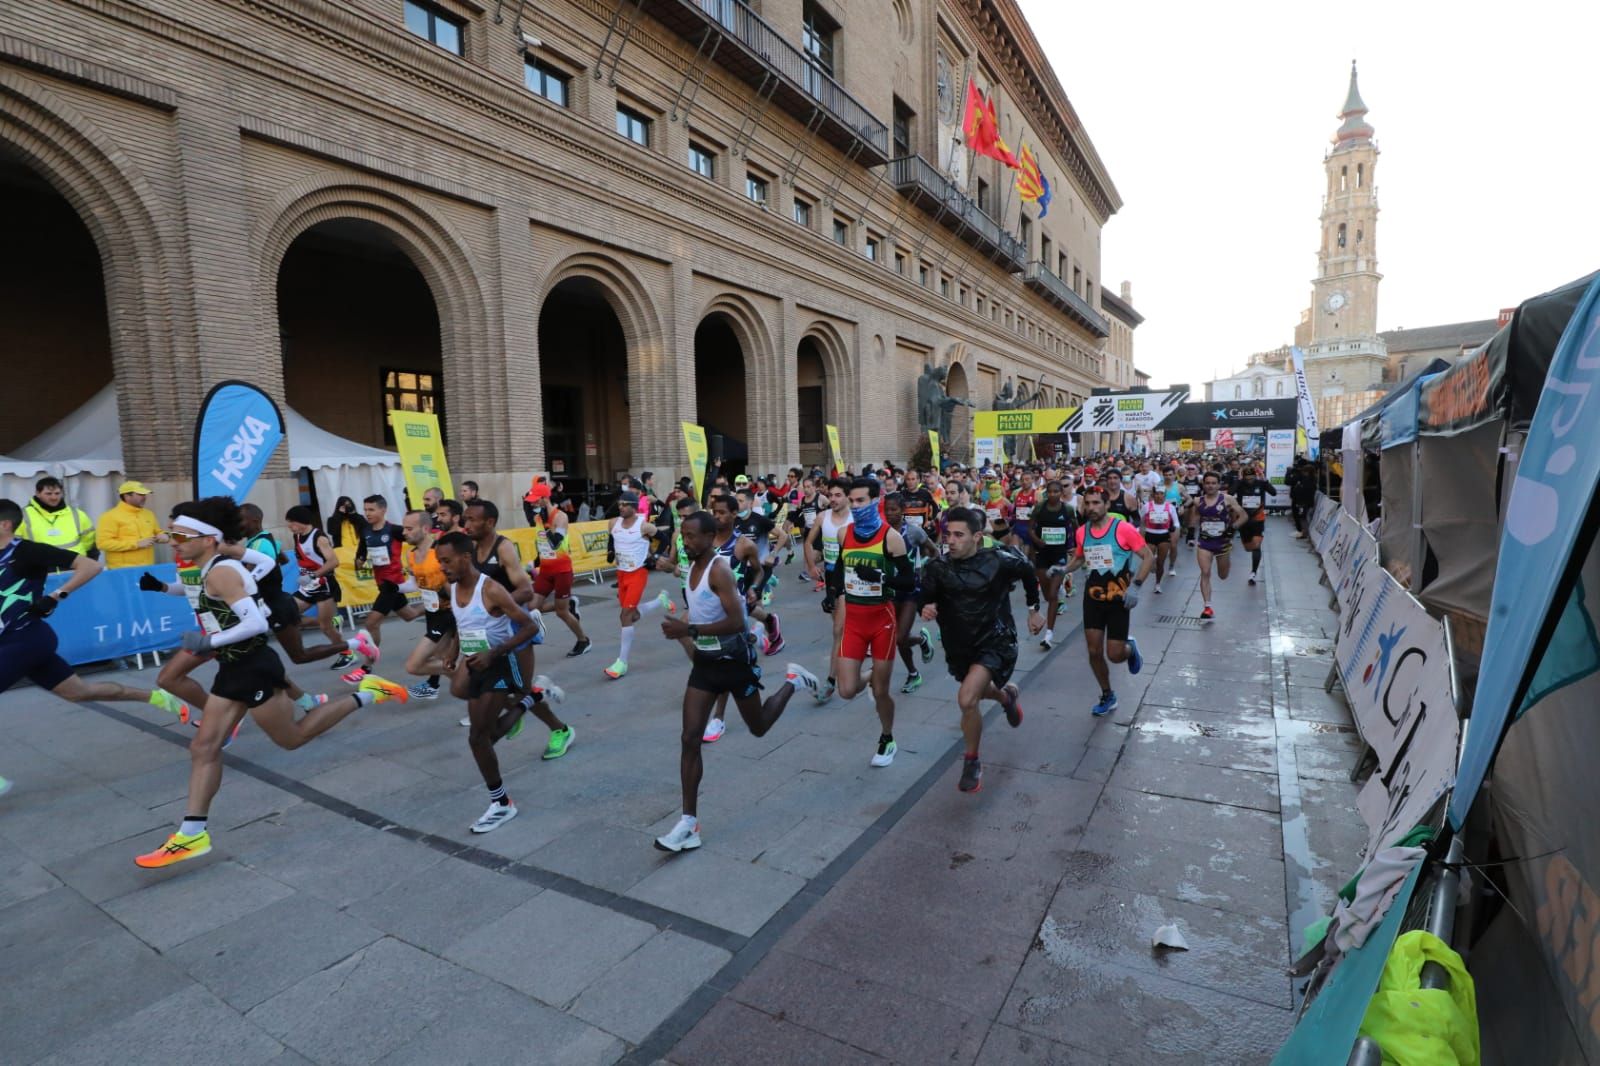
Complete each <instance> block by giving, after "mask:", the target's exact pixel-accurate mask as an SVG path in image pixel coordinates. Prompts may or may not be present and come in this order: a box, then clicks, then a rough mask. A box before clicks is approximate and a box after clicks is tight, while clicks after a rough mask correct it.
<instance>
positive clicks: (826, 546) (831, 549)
mask: <svg viewBox="0 0 1600 1066" xmlns="http://www.w3.org/2000/svg"><path fill="white" fill-rule="evenodd" d="M822 561H823V562H825V563H827V564H828V565H829V566H832V565H833V564H834V563H836V562H838V561H839V542H838V541H836V540H824V541H823V542H822Z"/></svg>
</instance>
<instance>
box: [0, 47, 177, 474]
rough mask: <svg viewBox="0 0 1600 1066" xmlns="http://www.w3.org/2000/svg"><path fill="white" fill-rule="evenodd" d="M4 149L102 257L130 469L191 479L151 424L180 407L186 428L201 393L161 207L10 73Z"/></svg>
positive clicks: (1, 128)
mask: <svg viewBox="0 0 1600 1066" xmlns="http://www.w3.org/2000/svg"><path fill="white" fill-rule="evenodd" d="M0 144H3V146H4V148H5V150H7V151H8V152H10V153H13V154H15V156H16V157H17V158H19V159H20V160H21V161H22V162H23V164H24V165H26V166H27V167H29V168H30V169H31V170H32V171H34V172H35V173H37V174H38V175H39V176H40V177H41V178H43V179H44V180H45V181H46V182H48V183H49V184H50V186H51V187H52V188H54V189H55V190H56V191H57V192H59V193H60V194H61V195H62V197H63V198H65V199H66V201H67V202H68V203H69V204H70V205H71V206H72V208H73V210H74V211H75V212H76V213H77V215H78V217H79V218H80V219H81V220H82V221H83V224H84V226H85V228H87V229H88V231H89V235H90V237H91V238H92V239H93V240H94V244H95V247H96V249H97V250H98V252H99V254H100V261H101V274H102V279H103V284H104V286H105V293H106V312H107V316H106V317H107V320H108V323H109V325H110V334H111V361H112V368H113V373H114V375H115V378H116V385H117V390H118V393H119V395H120V398H121V403H120V405H119V406H120V408H121V430H122V440H123V460H124V465H125V466H126V467H127V468H128V469H129V470H135V471H138V473H139V476H140V477H143V478H146V479H151V480H157V479H159V480H179V479H181V478H183V477H185V476H186V473H187V467H188V457H187V455H186V454H185V451H184V450H183V449H174V448H172V447H171V446H170V443H171V442H170V439H169V438H165V437H163V439H162V441H161V446H160V447H157V442H156V439H155V435H154V434H153V433H151V432H150V422H149V416H148V412H150V411H153V410H157V409H158V405H159V406H160V408H162V409H166V410H171V408H172V405H173V404H174V402H176V404H177V407H178V410H179V412H180V416H179V417H180V419H181V418H182V417H185V416H192V415H193V413H194V410H195V407H196V405H197V404H198V403H199V388H200V386H201V383H200V382H199V381H198V380H197V375H196V374H195V373H194V370H195V369H196V367H195V362H194V350H193V347H192V344H188V343H185V341H184V339H183V338H184V337H185V336H186V334H185V332H184V331H183V330H182V328H181V323H180V315H179V314H178V311H179V309H178V308H177V307H175V306H174V298H173V294H172V290H171V285H172V279H173V278H174V277H175V276H177V275H178V273H179V271H180V270H181V267H180V266H179V265H178V263H177V260H176V257H175V255H174V253H173V252H172V251H171V250H170V248H169V238H168V237H167V235H165V234H163V233H162V231H161V228H160V226H158V225H157V223H156V218H157V217H158V212H157V209H156V206H155V205H157V204H158V203H159V202H160V200H159V198H158V197H157V196H156V195H155V193H154V191H153V190H152V189H151V187H150V185H149V183H148V182H147V181H146V180H145V179H144V177H143V175H142V174H141V173H140V171H139V169H138V167H137V166H135V164H134V163H133V161H132V160H131V159H129V158H128V157H127V156H126V155H125V154H124V153H123V152H122V150H121V149H120V148H118V147H117V146H116V145H115V143H114V142H113V141H112V140H111V139H110V138H109V137H107V136H106V135H105V134H104V133H103V132H102V131H101V130H100V129H99V128H98V127H97V126H96V125H95V124H94V123H93V122H92V121H91V120H90V119H89V118H88V117H87V116H85V115H84V114H83V113H81V112H80V111H78V109H77V108H75V107H74V106H73V105H72V104H71V103H69V102H68V101H67V100H66V99H65V98H64V97H62V96H61V95H59V94H58V93H55V92H53V91H52V90H50V89H48V88H45V87H43V86H40V85H38V84H35V83H34V82H32V81H30V80H29V79H27V78H24V77H22V76H21V75H19V74H18V73H16V72H15V71H9V70H0Z"/></svg>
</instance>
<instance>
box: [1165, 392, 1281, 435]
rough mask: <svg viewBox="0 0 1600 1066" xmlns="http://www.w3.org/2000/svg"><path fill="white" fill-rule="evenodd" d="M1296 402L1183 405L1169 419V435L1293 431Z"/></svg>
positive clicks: (1236, 401) (1244, 401) (1275, 401)
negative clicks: (1225, 430) (1179, 432)
mask: <svg viewBox="0 0 1600 1066" xmlns="http://www.w3.org/2000/svg"><path fill="white" fill-rule="evenodd" d="M1296 412H1297V408H1296V404H1295V401H1294V400H1213V401H1212V402H1210V403H1185V404H1180V405H1179V406H1178V408H1177V410H1175V411H1174V412H1172V414H1171V416H1170V417H1169V418H1167V420H1166V422H1167V432H1169V433H1171V432H1173V431H1175V430H1181V431H1183V433H1184V434H1185V435H1186V436H1192V437H1199V436H1203V435H1208V434H1209V433H1210V432H1211V431H1212V430H1217V429H1231V430H1234V431H1235V432H1238V431H1240V430H1243V429H1249V430H1251V431H1252V432H1256V433H1260V432H1263V431H1265V430H1269V429H1293V428H1294V426H1295V422H1296V420H1297V418H1298V415H1297V413H1296Z"/></svg>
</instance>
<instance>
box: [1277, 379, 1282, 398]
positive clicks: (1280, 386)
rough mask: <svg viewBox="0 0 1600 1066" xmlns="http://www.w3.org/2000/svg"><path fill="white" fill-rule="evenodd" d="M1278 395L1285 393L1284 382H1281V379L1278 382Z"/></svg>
mask: <svg viewBox="0 0 1600 1066" xmlns="http://www.w3.org/2000/svg"><path fill="white" fill-rule="evenodd" d="M1278 395H1279V396H1282V395H1283V382H1281V381H1280V382H1278Z"/></svg>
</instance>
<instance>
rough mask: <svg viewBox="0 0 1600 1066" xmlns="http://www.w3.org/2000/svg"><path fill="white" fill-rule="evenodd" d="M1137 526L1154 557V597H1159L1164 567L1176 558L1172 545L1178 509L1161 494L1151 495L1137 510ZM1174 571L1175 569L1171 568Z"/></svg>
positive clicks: (1176, 550) (1175, 547)
mask: <svg viewBox="0 0 1600 1066" xmlns="http://www.w3.org/2000/svg"><path fill="white" fill-rule="evenodd" d="M1139 524H1140V526H1141V527H1142V531H1143V533H1144V541H1145V543H1146V544H1148V545H1150V547H1151V550H1152V551H1154V552H1155V556H1156V589H1155V592H1156V595H1157V596H1159V595H1161V579H1162V577H1163V576H1165V573H1166V567H1167V566H1168V565H1169V563H1170V561H1171V560H1172V559H1173V558H1175V557H1176V555H1177V552H1178V548H1177V545H1175V544H1173V543H1172V538H1173V537H1174V536H1176V535H1177V528H1178V509H1177V507H1175V506H1173V504H1172V503H1171V502H1170V501H1169V500H1168V499H1167V498H1166V496H1165V495H1163V494H1161V493H1156V494H1154V495H1152V496H1151V497H1150V498H1149V499H1148V500H1146V501H1145V502H1144V503H1143V504H1142V505H1141V506H1140V508H1139ZM1173 569H1174V570H1176V568H1175V567H1174V568H1173Z"/></svg>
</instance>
